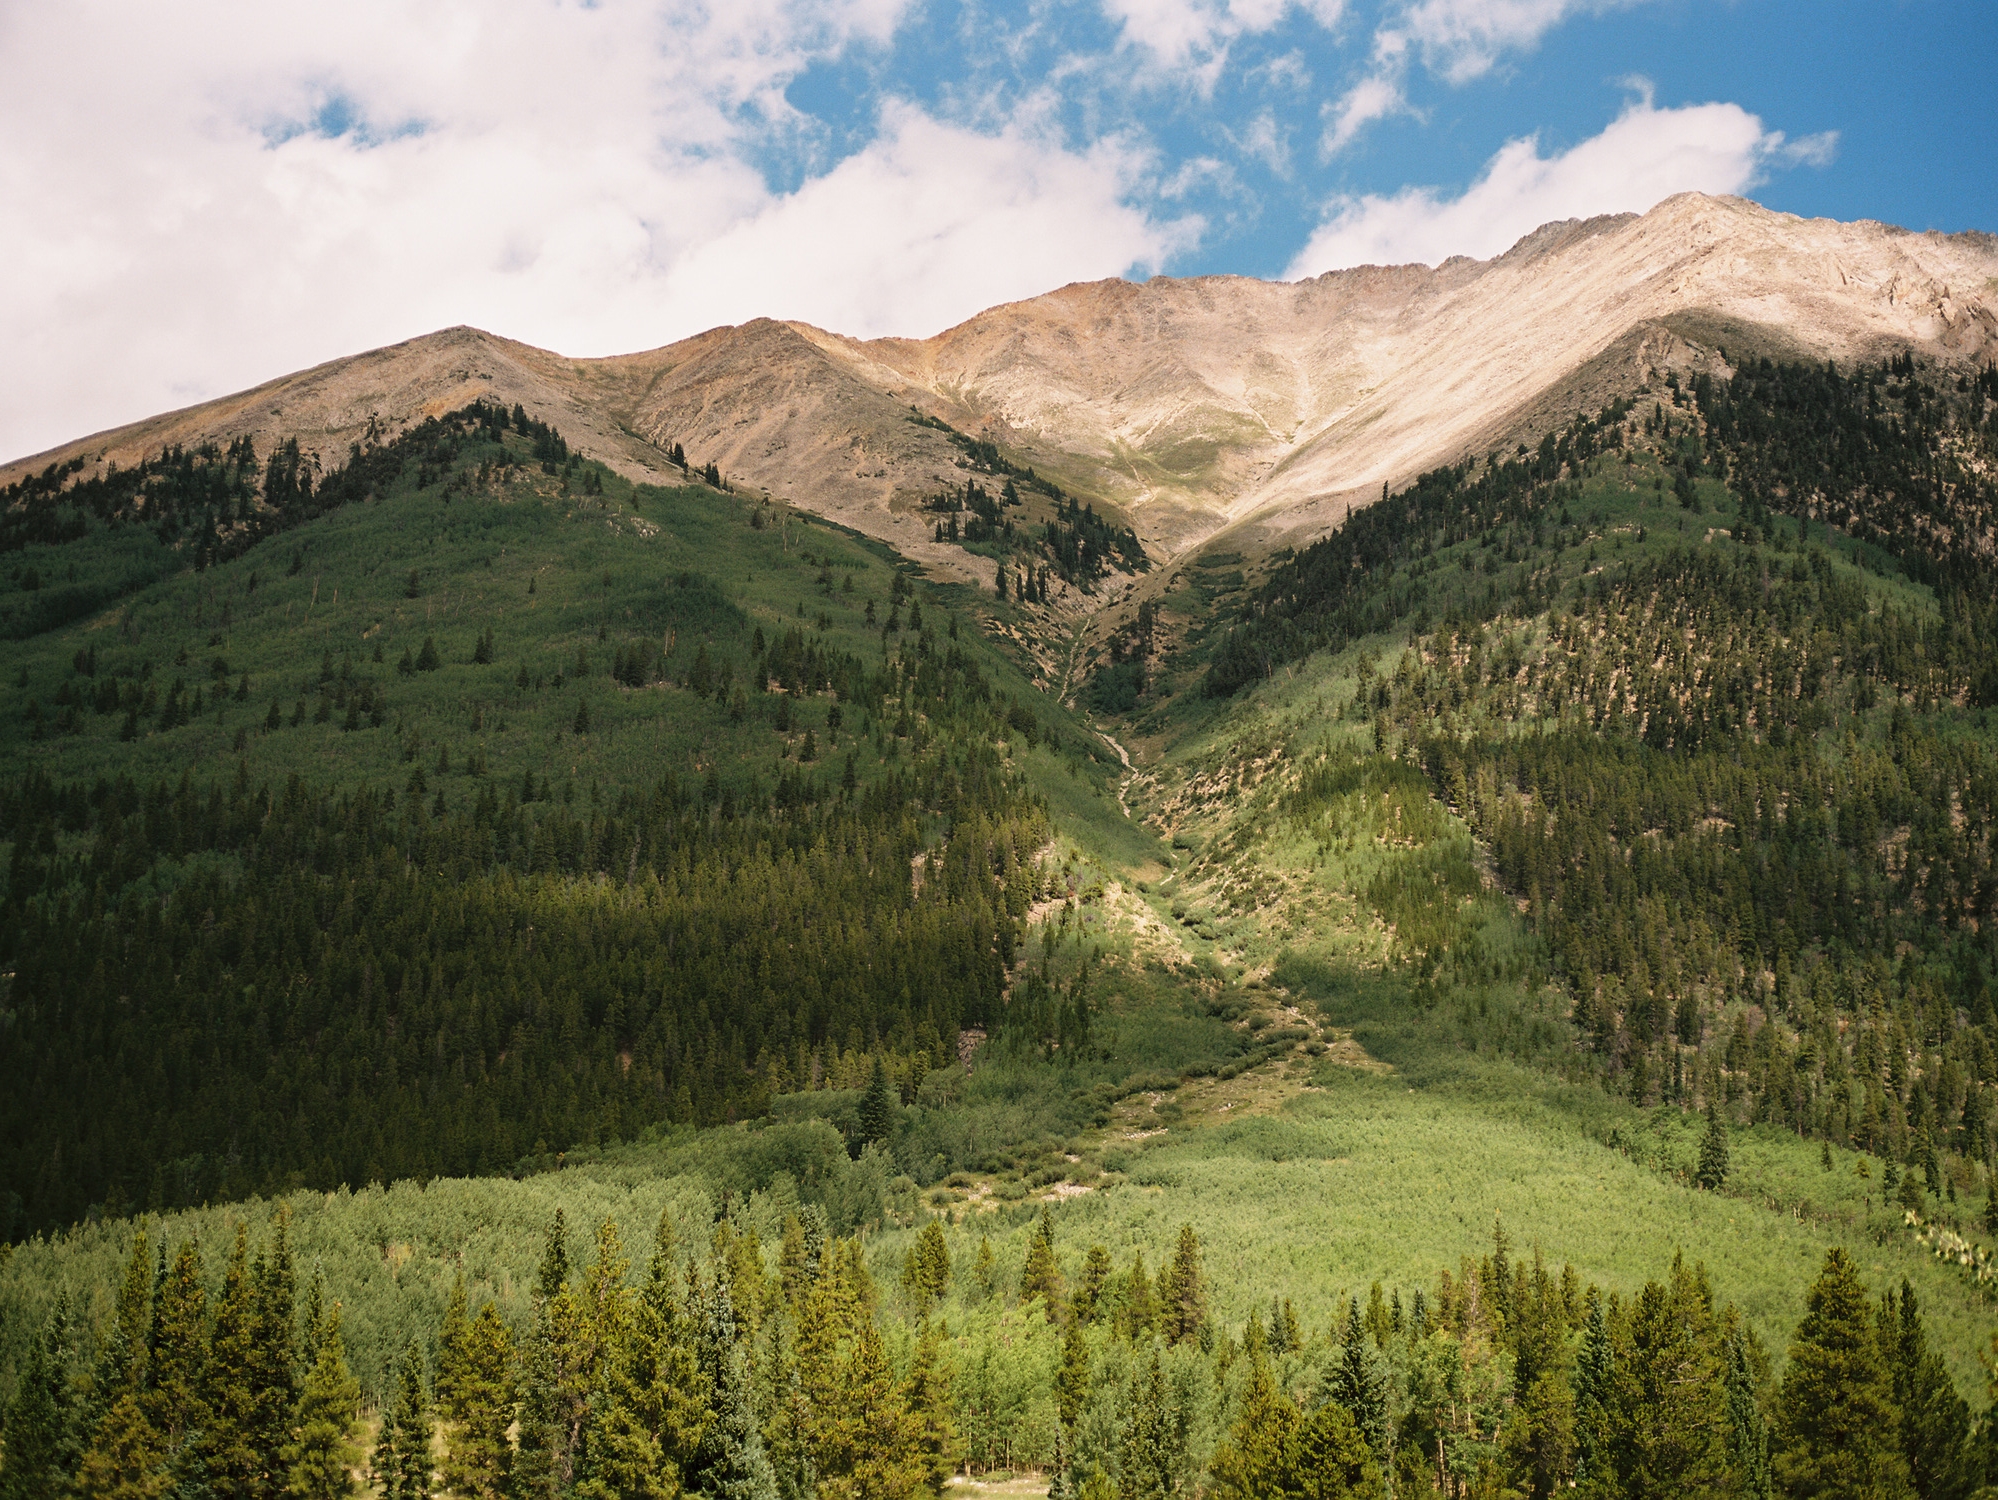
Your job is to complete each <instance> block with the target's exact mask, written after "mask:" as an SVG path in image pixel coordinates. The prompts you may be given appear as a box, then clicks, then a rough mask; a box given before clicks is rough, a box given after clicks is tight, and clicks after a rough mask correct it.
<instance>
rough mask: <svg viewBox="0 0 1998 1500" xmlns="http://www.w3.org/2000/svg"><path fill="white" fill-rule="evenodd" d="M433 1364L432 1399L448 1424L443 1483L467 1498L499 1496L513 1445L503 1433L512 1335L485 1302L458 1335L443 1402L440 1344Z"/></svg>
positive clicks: (509, 1417)
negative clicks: (434, 1394)
mask: <svg viewBox="0 0 1998 1500" xmlns="http://www.w3.org/2000/svg"><path fill="white" fill-rule="evenodd" d="M447 1319H448V1314H447ZM440 1343H441V1340H440ZM438 1365H439V1375H438V1382H437V1383H438V1387H439V1394H438V1403H437V1404H438V1409H439V1412H440V1414H441V1415H442V1416H443V1417H444V1420H445V1421H446V1423H448V1424H449V1425H448V1427H447V1429H446V1434H445V1455H444V1463H443V1466H442V1477H443V1481H444V1487H445V1489H446V1490H448V1491H449V1492H450V1493H452V1494H454V1495H460V1496H464V1497H467V1500H500V1497H501V1496H504V1495H505V1494H506V1493H507V1484H508V1480H509V1478H510V1477H511V1468H512V1464H511V1460H512V1457H513V1449H512V1446H511V1445H510V1444H509V1443H508V1442H507V1437H506V1434H507V1429H508V1428H509V1427H511V1426H512V1425H513V1419H514V1405H515V1401H514V1385H513V1336H512V1335H511V1334H510V1333H509V1332H508V1331H507V1326H506V1323H505V1322H504V1321H503V1320H502V1319H501V1317H500V1315H499V1309H498V1308H496V1307H494V1306H493V1304H492V1303H490V1302H488V1303H486V1304H485V1305H484V1306H483V1307H481V1308H480V1309H479V1315H478V1316H477V1317H476V1318H474V1319H472V1320H471V1321H470V1322H468V1323H467V1324H466V1325H465V1329H464V1332H463V1333H462V1334H460V1335H459V1336H458V1339H457V1342H456V1348H455V1350H454V1353H453V1363H452V1374H451V1382H450V1392H449V1398H448V1402H447V1400H446V1397H445V1394H444V1389H443V1387H444V1378H443V1358H442V1352H441V1349H440V1353H439V1360H438Z"/></svg>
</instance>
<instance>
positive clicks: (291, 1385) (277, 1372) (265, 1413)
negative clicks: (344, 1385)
mask: <svg viewBox="0 0 1998 1500" xmlns="http://www.w3.org/2000/svg"><path fill="white" fill-rule="evenodd" d="M290 1230H291V1225H290V1219H289V1215H288V1213H286V1212H285V1211H283V1210H280V1212H279V1214H278V1220H277V1225H276V1229H275V1231H274V1233H273V1234H272V1236H271V1243H270V1245H269V1246H268V1247H267V1248H266V1249H265V1251H264V1253H263V1254H261V1255H259V1256H258V1257H257V1261H256V1265H255V1267H254V1268H253V1270H252V1274H251V1280H252V1283H253V1292H252V1296H251V1313H250V1317H251V1325H252V1333H251V1343H250V1349H251V1358H250V1366H249V1369H248V1370H247V1371H246V1372H245V1373H246V1375H247V1377H248V1385H249V1394H250V1421H249V1430H248V1439H249V1444H250V1447H251V1450H252V1451H253V1453H254V1454H255V1464H256V1472H257V1474H258V1476H259V1479H258V1482H259V1486H260V1488H261V1490H262V1491H263V1492H264V1493H268V1492H269V1491H270V1490H273V1489H276V1488H278V1487H279V1486H280V1485H282V1484H283V1482H284V1479H283V1476H284V1473H285V1468H286V1465H285V1461H284V1458H283V1450H284V1447H285V1444H286V1443H287V1442H288V1441H289V1440H290V1437H291V1428H292V1418H293V1414H294V1413H295V1412H296V1411H297V1408H298V1370H297V1363H298V1332H297V1326H296V1321H295V1319H296V1312H297V1305H296V1297H297V1288H296V1277H295V1275H294V1273H293V1269H292V1263H291V1233H290Z"/></svg>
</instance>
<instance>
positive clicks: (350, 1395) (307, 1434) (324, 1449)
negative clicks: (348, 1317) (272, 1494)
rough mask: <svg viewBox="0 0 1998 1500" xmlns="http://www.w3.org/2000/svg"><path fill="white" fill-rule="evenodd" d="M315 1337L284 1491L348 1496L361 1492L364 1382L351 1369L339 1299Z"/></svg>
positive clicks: (333, 1499)
mask: <svg viewBox="0 0 1998 1500" xmlns="http://www.w3.org/2000/svg"><path fill="white" fill-rule="evenodd" d="M312 1342H313V1346H314V1349H313V1361H312V1368H311V1369H310V1370H308V1371H307V1372H306V1376H305V1384H304V1386H303V1388H302V1389H301V1390H300V1392H299V1397H298V1410H297V1412H296V1414H295V1417H294V1421H293V1427H292V1435H291V1439H290V1441H289V1442H287V1443H286V1444H285V1445H284V1447H283V1449H282V1450H281V1453H280V1456H281V1458H282V1459H283V1462H284V1473H285V1482H284V1493H285V1494H286V1495H288V1496H291V1497H293V1500H347V1497H348V1496H350V1495H353V1494H354V1493H356V1490H355V1484H354V1474H353V1469H354V1466H355V1465H356V1464H358V1463H359V1462H360V1461H361V1449H360V1446H359V1444H357V1443H356V1442H355V1441H354V1437H355V1430H356V1428H357V1427H358V1425H359V1423H358V1420H357V1418H358V1412H359V1407H360V1403H361V1386H360V1382H359V1381H357V1380H355V1379H354V1377H353V1375H352V1374H351V1373H350V1372H349V1371H348V1369H347V1349H346V1345H345V1344H344V1343H343V1342H342V1340H341V1338H340V1308H339V1304H337V1303H336V1304H334V1307H333V1309H332V1311H331V1312H330V1313H328V1314H327V1315H326V1318H325V1320H324V1322H323V1323H322V1324H321V1325H320V1327H319V1328H318V1330H317V1331H316V1333H315V1336H314V1338H313V1340H312Z"/></svg>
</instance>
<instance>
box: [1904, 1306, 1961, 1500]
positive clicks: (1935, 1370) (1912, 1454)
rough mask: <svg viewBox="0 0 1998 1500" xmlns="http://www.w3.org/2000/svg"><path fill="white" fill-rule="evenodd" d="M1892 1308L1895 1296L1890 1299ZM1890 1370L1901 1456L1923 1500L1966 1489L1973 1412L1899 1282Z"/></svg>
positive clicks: (1915, 1307) (1918, 1307)
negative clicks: (1951, 1377) (1959, 1393)
mask: <svg viewBox="0 0 1998 1500" xmlns="http://www.w3.org/2000/svg"><path fill="white" fill-rule="evenodd" d="M1888 1301H1889V1303H1890V1304H1891V1303H1892V1302H1893V1297H1892V1295H1891V1294H1889V1297H1888ZM1886 1331H1887V1332H1888V1333H1889V1334H1890V1338H1889V1340H1888V1346H1889V1349H1890V1351H1891V1352H1890V1353H1889V1355H1888V1365H1889V1371H1890V1383H1891V1385H1892V1388H1893V1393H1894V1404H1895V1406H1896V1407H1897V1408H1899V1411H1900V1418H1901V1423H1900V1438H1901V1444H1900V1446H1901V1456H1902V1458H1903V1459H1904V1460H1905V1461H1906V1463H1907V1465H1908V1478H1909V1480H1910V1482H1911V1483H1912V1484H1913V1486H1914V1490H1915V1493H1916V1495H1918V1496H1920V1497H1921V1500H1931V1497H1935V1496H1949V1495H1956V1494H1959V1493H1961V1492H1963V1491H1964V1490H1965V1489H1966V1488H1968V1486H1967V1485H1966V1483H1965V1481H1966V1480H1967V1478H1968V1476H1967V1475H1966V1474H1965V1473H1964V1460H1965V1453H1966V1449H1967V1447H1968V1445H1969V1440H1970V1408H1969V1407H1968V1406H1967V1405H1965V1404H1964V1400H1963V1398H1962V1397H1961V1396H1959V1395H1958V1394H1957V1393H1956V1383H1955V1382H1954V1381H1952V1380H1951V1379H1950V1375H1949V1370H1948V1368H1947V1367H1946V1366H1945V1365H1944V1364H1943V1360H1942V1355H1941V1354H1939V1353H1938V1352H1937V1351H1936V1350H1934V1349H1932V1348H1930V1347H1929V1343H1928V1336H1927V1333H1926V1332H1925V1330H1924V1329H1923V1327H1922V1313H1921V1308H1920V1305H1919V1304H1918V1303H1917V1301H1916V1299H1915V1289H1914V1288H1913V1287H1911V1286H1910V1285H1909V1284H1908V1283H1907V1281H1906V1280H1903V1281H1902V1283H1901V1298H1900V1302H1899V1304H1898V1305H1897V1306H1894V1307H1893V1308H1892V1322H1891V1325H1890V1327H1889V1329H1888V1330H1886Z"/></svg>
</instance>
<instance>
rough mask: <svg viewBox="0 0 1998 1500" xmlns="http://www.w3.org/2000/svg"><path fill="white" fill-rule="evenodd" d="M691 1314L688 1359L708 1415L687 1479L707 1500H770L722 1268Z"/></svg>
mask: <svg viewBox="0 0 1998 1500" xmlns="http://www.w3.org/2000/svg"><path fill="white" fill-rule="evenodd" d="M692 1311H693V1315H694V1357H695V1361H696V1365H697V1367H698V1369H699V1371H700V1374H701V1377H702V1379H703V1383H704V1384H705V1386H706V1389H707V1391H708V1393H709V1394H708V1402H709V1408H710V1411H711V1413H712V1415H711V1418H710V1420H709V1421H708V1422H706V1423H705V1424H703V1427H702V1430H701V1441H700V1444H699V1446H698V1448H697V1449H696V1451H695V1456H694V1460H693V1463H692V1464H691V1465H690V1470H691V1472H690V1474H689V1476H688V1477H689V1479H690V1480H692V1481H693V1482H694V1483H695V1484H696V1485H697V1486H698V1488H699V1490H700V1492H701V1493H702V1494H703V1495H706V1496H708V1497H710V1500H776V1496H777V1475H776V1471H775V1470H774V1469H772V1468H771V1466H770V1456H769V1454H768V1453H767V1452H766V1451H765V1449H764V1446H763V1433H762V1431H761V1429H760V1428H759V1427H758V1425H757V1421H756V1405H755V1396H754V1392H753V1391H752V1389H751V1384H750V1376H749V1366H748V1362H747V1361H746V1360H745V1358H744V1357H743V1351H742V1345H741V1343H740V1342H739V1341H738V1339H737V1334H736V1319H735V1304H734V1299H733V1296H732V1295H731V1292H730V1289H729V1282H728V1271H727V1267H726V1266H725V1265H717V1266H716V1267H715V1270H714V1279H713V1281H712V1282H711V1283H710V1284H709V1285H708V1286H707V1287H706V1288H705V1293H704V1295H703V1296H701V1297H700V1298H699V1299H698V1301H697V1302H696V1305H695V1306H694V1308H693V1309H692Z"/></svg>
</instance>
